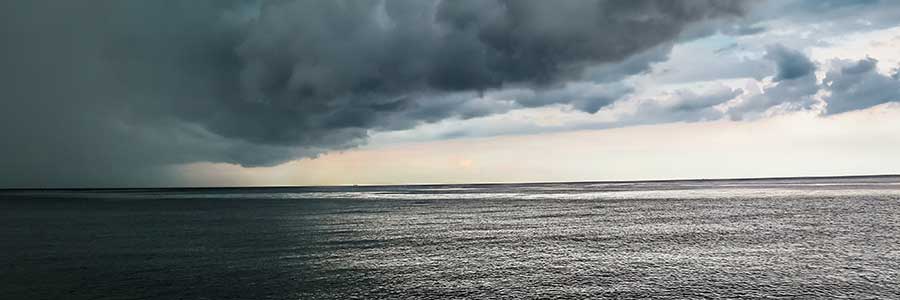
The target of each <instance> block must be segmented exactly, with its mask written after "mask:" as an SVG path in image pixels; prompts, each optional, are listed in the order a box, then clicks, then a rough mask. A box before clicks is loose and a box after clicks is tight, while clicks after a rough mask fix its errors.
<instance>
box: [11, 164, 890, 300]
mask: <svg viewBox="0 0 900 300" xmlns="http://www.w3.org/2000/svg"><path fill="white" fill-rule="evenodd" d="M0 209H2V212H0V216H2V217H0V243H2V244H0V250H2V252H0V298H2V299H45V298H49V299H145V298H156V299H179V298H188V299H264V298H270V299H316V298H322V299H350V298H409V299H447V298H476V299H494V298H509V299H518V298H573V297H575V298H618V299H623V298H624V299H629V298H635V299H637V298H650V299H683V298H767V299H771V298H792V299H793V298H848V299H869V298H874V299H900V177H869V178H843V179H790V180H783V179H782V180H731V181H674V182H632V183H563V184H524V185H455V186H396V187H343V188H265V189H169V190H103V191H86V190H80V191H0Z"/></svg>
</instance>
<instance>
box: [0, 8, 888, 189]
mask: <svg viewBox="0 0 900 300" xmlns="http://www.w3.org/2000/svg"><path fill="white" fill-rule="evenodd" d="M0 22H3V26H2V27H0V41H2V43H3V45H4V47H2V49H0V67H2V68H0V107H2V109H0V135H2V138H0V187H154V186H270V185H347V184H405V183H471V182H547V181H591V180H641V179H679V178H737V177H781V176H830V175H863V174H897V173H900V155H897V153H900V103H897V102H900V51H898V50H900V1H887V0H882V1H879V0H860V1H851V0H815V1H814V0H782V1H740V0H733V1H728V0H685V1H664V0H659V1H653V0H646V1H644V0H638V1H601V0H597V1H591V0H560V1H543V0H516V1H504V0H457V1H446V0H372V1H368V0H354V1H340V0H337V1H257V0H235V1H231V0H224V1H213V0H196V1H136V0H135V1H113V0H99V1H91V2H89V3H83V2H72V1H69V2H60V1H49V0H21V1H19V0H13V1H3V2H2V3H0Z"/></svg>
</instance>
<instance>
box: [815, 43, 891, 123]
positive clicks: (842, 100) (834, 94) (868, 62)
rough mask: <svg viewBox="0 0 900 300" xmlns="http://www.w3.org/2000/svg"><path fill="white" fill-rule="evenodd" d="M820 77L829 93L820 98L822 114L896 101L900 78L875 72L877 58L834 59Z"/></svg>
mask: <svg viewBox="0 0 900 300" xmlns="http://www.w3.org/2000/svg"><path fill="white" fill-rule="evenodd" d="M834 64H835V65H836V66H835V67H834V68H833V69H832V70H830V71H829V72H828V73H827V74H826V75H825V79H824V80H823V88H824V89H826V90H827V91H829V92H830V93H829V94H828V95H827V96H825V97H824V100H825V103H826V104H827V106H826V108H825V113H826V114H838V113H842V112H848V111H854V110H859V109H865V108H869V107H872V106H876V105H879V104H882V103H887V102H891V101H900V80H898V79H897V78H896V74H894V76H893V77H892V76H887V75H883V74H881V73H878V70H877V69H876V67H877V65H878V60H876V59H874V58H871V57H869V58H866V59H861V60H858V61H855V62H853V61H846V60H839V61H835V62H834Z"/></svg>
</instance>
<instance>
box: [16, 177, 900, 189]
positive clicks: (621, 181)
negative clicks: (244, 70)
mask: <svg viewBox="0 0 900 300" xmlns="http://www.w3.org/2000/svg"><path fill="white" fill-rule="evenodd" d="M879 177H900V173H893V174H863V175H859V174H856V175H813V176H775V177H721V178H677V179H637V180H575V181H522V182H470V183H397V184H352V183H351V184H332V185H248V186H159V187H146V186H145V187H0V192H3V191H45V190H58V191H73V190H82V191H85V190H167V189H168V190H175V189H196V190H204V189H210V190H212V189H278V188H339V187H403V186H454V185H458V186H461V185H519V184H522V185H525V184H572V183H642V182H678V181H742V180H743V181H752V180H778V179H844V178H879Z"/></svg>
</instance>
